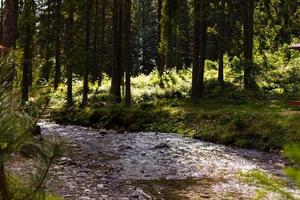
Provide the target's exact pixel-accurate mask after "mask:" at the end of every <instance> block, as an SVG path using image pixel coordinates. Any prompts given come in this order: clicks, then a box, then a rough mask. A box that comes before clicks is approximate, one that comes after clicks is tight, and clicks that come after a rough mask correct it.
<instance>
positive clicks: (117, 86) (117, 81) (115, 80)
mask: <svg viewBox="0 0 300 200" xmlns="http://www.w3.org/2000/svg"><path fill="white" fill-rule="evenodd" d="M120 5H122V0H114V1H113V57H114V62H113V69H112V84H111V85H112V96H113V99H114V102H115V103H120V102H121V63H120V57H121V40H120V35H121V34H120V26H119V19H120V17H121V16H119V14H120V12H119V11H120V9H122V8H119V6H120Z"/></svg>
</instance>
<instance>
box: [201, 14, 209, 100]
mask: <svg viewBox="0 0 300 200" xmlns="http://www.w3.org/2000/svg"><path fill="white" fill-rule="evenodd" d="M202 11H204V9H203V10H202ZM206 36H207V21H206V20H205V19H201V25H200V74H199V89H200V97H202V96H203V92H204V69H205V57H206Z"/></svg>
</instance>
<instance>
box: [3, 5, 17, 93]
mask: <svg viewBox="0 0 300 200" xmlns="http://www.w3.org/2000/svg"><path fill="white" fill-rule="evenodd" d="M18 5H19V4H18V0H6V1H5V3H4V22H3V23H4V24H3V46H4V47H5V48H6V51H5V52H4V54H6V53H7V52H8V51H9V50H11V49H14V48H15V47H16V40H17V20H18ZM14 73H15V63H14V62H13V63H11V65H10V71H9V74H8V76H7V80H6V81H7V83H6V87H7V88H12V86H13V80H14Z"/></svg>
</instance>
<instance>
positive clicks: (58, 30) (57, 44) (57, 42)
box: [54, 0, 62, 90]
mask: <svg viewBox="0 0 300 200" xmlns="http://www.w3.org/2000/svg"><path fill="white" fill-rule="evenodd" d="M61 1H62V0H57V4H56V10H55V12H56V39H55V76H54V89H55V90H56V89H57V88H58V85H59V83H60V81H61V63H60V56H61V55H60V54H61V52H60V48H61V47H60V46H61V44H60V34H61V13H60V9H61Z"/></svg>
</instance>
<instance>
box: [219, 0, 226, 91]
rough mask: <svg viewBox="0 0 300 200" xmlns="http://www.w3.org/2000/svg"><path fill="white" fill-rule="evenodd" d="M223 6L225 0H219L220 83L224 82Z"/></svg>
mask: <svg viewBox="0 0 300 200" xmlns="http://www.w3.org/2000/svg"><path fill="white" fill-rule="evenodd" d="M225 6H226V0H221V8H220V15H219V23H218V32H219V41H218V47H219V49H218V50H219V51H218V57H219V58H218V60H219V70H218V81H219V83H220V84H221V85H223V84H224V46H225V41H224V38H225Z"/></svg>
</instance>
